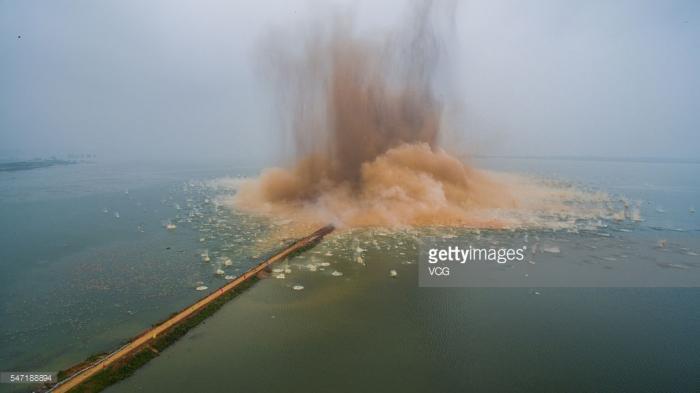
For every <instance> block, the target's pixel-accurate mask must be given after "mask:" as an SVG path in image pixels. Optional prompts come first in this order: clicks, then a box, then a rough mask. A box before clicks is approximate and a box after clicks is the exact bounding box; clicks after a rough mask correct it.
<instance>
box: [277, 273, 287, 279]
mask: <svg viewBox="0 0 700 393" xmlns="http://www.w3.org/2000/svg"><path fill="white" fill-rule="evenodd" d="M275 278H279V279H280V280H284V279H285V278H287V276H285V275H284V273H280V274H278V275H276V276H275Z"/></svg>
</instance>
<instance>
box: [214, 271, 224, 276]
mask: <svg viewBox="0 0 700 393" xmlns="http://www.w3.org/2000/svg"><path fill="white" fill-rule="evenodd" d="M214 274H216V275H217V276H223V275H224V274H226V272H225V271H223V270H221V269H216V272H214Z"/></svg>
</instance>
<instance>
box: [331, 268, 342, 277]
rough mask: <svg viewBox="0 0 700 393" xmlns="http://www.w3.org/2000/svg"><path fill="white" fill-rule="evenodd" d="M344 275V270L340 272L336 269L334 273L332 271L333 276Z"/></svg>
mask: <svg viewBox="0 0 700 393" xmlns="http://www.w3.org/2000/svg"><path fill="white" fill-rule="evenodd" d="M342 275H343V272H339V271H337V270H334V271H333V273H331V276H335V277H340V276H342Z"/></svg>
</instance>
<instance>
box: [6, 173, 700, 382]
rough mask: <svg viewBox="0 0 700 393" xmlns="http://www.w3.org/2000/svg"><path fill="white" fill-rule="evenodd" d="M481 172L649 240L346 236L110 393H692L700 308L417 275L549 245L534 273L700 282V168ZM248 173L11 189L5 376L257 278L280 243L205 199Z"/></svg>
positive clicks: (12, 185)
mask: <svg viewBox="0 0 700 393" xmlns="http://www.w3.org/2000/svg"><path fill="white" fill-rule="evenodd" d="M481 164H482V166H485V167H488V168H491V169H496V170H511V171H512V170H515V171H518V172H521V173H526V174H534V175H537V176H541V177H545V178H547V179H553V180H556V181H564V182H571V183H573V184H575V185H577V186H581V187H585V188H587V189H592V190H601V191H604V192H608V193H610V194H611V195H613V196H620V197H624V198H626V199H629V200H631V201H635V203H636V202H637V201H638V203H639V205H640V206H641V218H642V221H641V222H632V221H630V220H627V221H623V222H607V221H606V222H600V225H596V226H595V228H592V229H588V230H580V231H574V232H573V233H572V231H571V230H567V231H553V230H546V231H545V230H539V231H528V230H518V231H479V233H475V232H474V231H461V230H455V229H449V228H433V229H424V230H420V231H401V232H388V231H383V230H365V231H359V230H358V231H352V232H341V233H339V234H336V235H333V236H331V237H330V238H328V239H327V240H326V241H324V242H323V243H322V244H321V245H319V246H318V247H317V248H315V249H314V250H312V251H311V252H309V253H307V254H304V255H302V256H301V257H297V258H295V259H293V260H291V261H289V262H288V263H286V264H281V265H278V266H275V269H276V271H275V272H273V274H272V276H271V278H270V279H267V280H263V281H262V282H260V283H258V284H257V285H256V286H255V287H254V288H253V289H251V290H250V291H248V292H246V293H245V294H244V295H243V296H240V297H238V298H236V299H235V300H234V301H232V302H231V303H229V304H227V305H226V306H225V307H224V308H223V309H222V310H221V311H220V312H218V313H217V314H216V315H215V316H213V317H212V318H211V319H209V320H207V321H206V323H205V324H204V325H201V326H200V327H198V328H196V329H194V330H192V331H191V332H190V333H189V334H188V335H187V336H186V337H185V338H183V340H181V341H180V342H178V343H177V344H176V345H174V346H173V347H171V348H170V349H168V350H167V351H165V352H164V353H163V354H162V356H160V357H159V358H158V359H156V360H155V361H153V362H151V363H150V364H149V365H147V366H146V367H144V368H143V369H141V370H139V371H138V372H137V374H136V375H135V376H134V377H132V378H130V379H129V380H127V381H124V382H123V383H120V384H119V385H116V386H114V387H113V388H111V390H112V391H133V390H140V391H153V390H156V389H157V390H163V389H167V390H171V391H208V390H216V389H218V388H220V387H221V386H222V383H226V382H231V381H233V383H235V384H236V387H237V388H241V389H246V390H251V391H271V390H273V389H274V390H284V391H320V390H331V389H333V390H340V391H361V390H363V391H426V390H435V391H455V390H460V391H461V390H465V389H474V390H477V391H483V390H501V391H533V390H534V391H541V390H555V391H591V390H595V391H620V390H625V391H659V390H674V391H693V390H695V389H694V387H697V385H693V384H696V383H697V382H696V381H697V378H696V376H697V374H696V370H697V369H698V368H700V355H699V354H700V346H699V345H700V344H698V343H697V340H696V339H695V335H696V332H697V331H699V329H700V304H699V303H698V300H697V299H698V295H700V290H698V289H697V288H685V289H684V288H645V289H635V288H630V289H620V288H618V289H616V288H608V289H606V288H599V289H586V288H578V289H567V288H513V289H489V288H480V289H469V288H450V289H440V288H420V287H418V284H417V270H416V269H417V266H416V264H415V260H416V255H417V239H418V238H420V237H422V236H426V235H433V236H434V235H438V236H445V235H450V236H456V237H458V238H465V239H472V240H473V239H477V238H478V240H479V241H480V242H485V243H487V244H502V245H504V246H506V245H507V244H511V243H513V242H517V243H518V244H520V243H522V242H524V241H527V242H528V244H531V245H532V244H534V243H537V244H539V247H538V248H539V251H538V252H536V253H535V254H533V255H532V256H531V259H532V260H533V261H534V262H539V261H550V262H551V261H554V262H556V263H561V264H562V265H567V264H569V265H571V266H580V265H583V266H584V268H588V267H590V268H591V269H608V268H610V269H614V268H616V267H617V266H619V265H620V264H628V265H629V264H635V263H638V262H639V263H644V264H646V265H647V266H650V268H653V269H658V270H659V271H661V272H664V274H667V275H668V274H671V275H673V274H678V275H679V277H681V278H682V277H684V276H687V275H689V274H694V275H697V274H698V271H700V267H699V263H700V257H699V256H698V254H700V238H699V235H700V220H699V219H698V214H697V213H693V212H692V211H693V209H694V208H696V207H698V206H694V204H695V203H697V201H700V178H698V176H697V173H698V169H699V168H700V166H699V165H697V164H671V163H633V162H625V163H616V162H592V161H546V160H506V159H498V160H496V159H491V160H485V161H483V162H481ZM250 173H252V171H244V170H237V169H231V168H225V167H219V168H217V167H203V168H194V169H193V168H186V167H184V166H183V167H179V168H173V167H171V166H168V167H161V168H157V167H155V168H152V169H150V170H148V171H144V170H143V168H142V167H136V166H121V167H120V166H114V165H111V166H110V165H104V164H84V165H74V166H69V167H55V168H48V169H42V170H36V171H29V172H23V173H14V174H11V175H8V174H0V200H1V201H2V204H0V217H2V220H1V221H0V225H1V226H2V227H1V228H0V261H1V263H2V268H3V270H4V272H6V274H4V275H2V277H1V278H0V280H2V286H1V287H0V288H1V289H0V294H1V296H0V298H1V299H2V303H1V304H0V333H1V334H2V336H1V338H0V340H1V342H0V369H3V370H7V369H25V370H27V369H45V370H51V369H60V368H64V367H66V366H68V365H70V364H72V363H74V362H76V361H79V360H81V359H83V358H84V357H86V356H88V355H90V354H92V353H94V352H96V351H101V350H109V349H111V348H114V347H115V346H117V345H118V344H119V343H120V342H122V341H123V340H125V339H128V338H129V337H131V336H133V335H135V334H137V333H138V332H139V331H141V330H143V329H145V328H147V327H148V326H149V325H150V324H152V323H155V322H156V321H158V320H160V319H163V318H165V317H166V316H167V315H169V314H170V313H172V312H173V311H175V310H177V309H179V308H181V307H183V306H185V305H186V304H188V303H190V302H192V301H193V300H194V299H196V298H198V297H200V296H202V295H203V293H202V292H198V291H196V290H195V288H196V287H197V286H200V285H204V286H207V287H208V290H213V289H214V288H216V287H217V286H220V285H222V284H223V283H224V282H225V279H224V278H223V277H220V276H216V275H215V274H214V273H215V271H216V270H217V269H219V268H221V269H223V270H225V273H226V275H235V274H236V273H237V272H239V271H241V270H242V269H245V268H246V267H247V266H250V264H251V263H253V258H254V257H256V256H259V255H260V254H261V253H263V252H264V251H265V250H267V249H269V247H271V246H273V245H274V242H273V243H269V242H265V241H264V239H266V238H268V236H267V235H268V234H269V233H270V230H271V229H274V223H273V222H268V221H267V220H265V219H261V218H254V217H250V216H246V215H242V214H240V213H237V212H235V211H232V210H230V209H229V208H227V207H225V206H222V205H220V204H219V203H218V201H219V199H218V197H220V196H222V195H221V193H225V192H229V191H226V190H225V189H224V190H222V189H218V188H212V187H211V186H210V185H211V183H209V182H207V180H210V179H217V178H221V177H224V176H237V175H239V174H250ZM127 190H128V192H127ZM105 209H106V210H107V212H106V213H105V212H104V211H105ZM116 212H118V213H119V218H117V217H116V216H115V214H114V213H116ZM168 223H171V224H175V225H176V228H175V229H174V230H168V229H166V228H165V225H166V224H168ZM524 239H527V240H524ZM203 254H205V255H208V256H209V257H210V262H203V256H202V255H203ZM225 257H228V258H230V259H231V261H232V265H231V266H226V265H225V263H224V261H225ZM391 270H394V271H396V277H394V278H392V277H390V271H391ZM276 277H279V278H276ZM295 287H296V289H297V290H295ZM300 287H303V289H302V288H300Z"/></svg>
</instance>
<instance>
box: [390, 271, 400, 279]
mask: <svg viewBox="0 0 700 393" xmlns="http://www.w3.org/2000/svg"><path fill="white" fill-rule="evenodd" d="M398 275H399V273H398V272H397V271H396V270H394V269H391V270H389V277H392V278H395V277H396V276H398Z"/></svg>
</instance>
